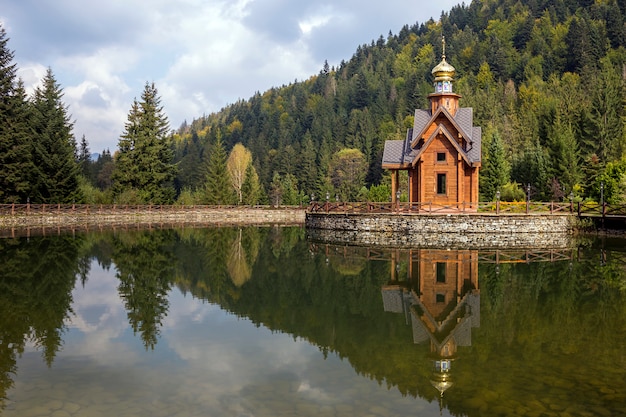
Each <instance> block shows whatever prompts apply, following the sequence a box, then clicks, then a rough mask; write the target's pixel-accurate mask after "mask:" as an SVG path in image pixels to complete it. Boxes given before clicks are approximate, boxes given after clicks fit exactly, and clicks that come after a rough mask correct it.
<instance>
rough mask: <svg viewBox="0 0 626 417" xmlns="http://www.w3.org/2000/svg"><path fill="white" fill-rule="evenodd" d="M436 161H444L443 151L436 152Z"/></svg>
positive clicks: (444, 154)
mask: <svg viewBox="0 0 626 417" xmlns="http://www.w3.org/2000/svg"><path fill="white" fill-rule="evenodd" d="M437 162H446V153H445V152H437Z"/></svg>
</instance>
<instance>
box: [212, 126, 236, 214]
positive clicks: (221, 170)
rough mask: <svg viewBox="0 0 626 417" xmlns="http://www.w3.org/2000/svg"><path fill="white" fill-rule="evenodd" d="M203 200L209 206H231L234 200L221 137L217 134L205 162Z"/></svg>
mask: <svg viewBox="0 0 626 417" xmlns="http://www.w3.org/2000/svg"><path fill="white" fill-rule="evenodd" d="M205 198H206V201H207V203H209V204H220V205H221V204H231V203H232V202H233V199H234V194H233V192H232V186H231V184H230V179H229V178H228V169H227V168H226V151H225V150H224V145H223V144H222V136H221V134H219V133H218V134H217V137H216V139H215V144H214V145H213V149H212V152H211V155H210V156H209V160H208V162H207V175H206V181H205Z"/></svg>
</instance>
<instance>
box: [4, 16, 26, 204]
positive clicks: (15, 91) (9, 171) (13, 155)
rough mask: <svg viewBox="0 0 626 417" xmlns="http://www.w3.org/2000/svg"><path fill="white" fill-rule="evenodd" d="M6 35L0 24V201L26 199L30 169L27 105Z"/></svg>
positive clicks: (14, 201)
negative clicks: (17, 78)
mask: <svg viewBox="0 0 626 417" xmlns="http://www.w3.org/2000/svg"><path fill="white" fill-rule="evenodd" d="M8 41H9V39H8V38H7V36H6V33H5V30H4V28H2V27H0V203H19V202H22V203H24V202H26V199H27V198H28V197H29V195H30V178H29V176H30V175H32V173H33V170H34V164H33V161H32V153H31V149H30V146H29V140H30V139H31V136H32V131H31V129H30V127H29V106H28V102H27V99H26V93H25V91H24V86H23V83H22V82H21V81H20V80H16V71H17V67H16V65H15V64H14V63H13V52H12V51H10V50H9V49H8V46H7V44H8Z"/></svg>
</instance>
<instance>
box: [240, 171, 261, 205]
mask: <svg viewBox="0 0 626 417" xmlns="http://www.w3.org/2000/svg"><path fill="white" fill-rule="evenodd" d="M261 192H262V190H261V184H260V183H259V176H258V175H257V173H256V169H255V168H254V165H253V164H249V165H248V168H246V175H245V177H244V180H243V185H242V186H241V193H242V194H243V203H244V204H248V205H255V204H258V203H259V200H260V199H261Z"/></svg>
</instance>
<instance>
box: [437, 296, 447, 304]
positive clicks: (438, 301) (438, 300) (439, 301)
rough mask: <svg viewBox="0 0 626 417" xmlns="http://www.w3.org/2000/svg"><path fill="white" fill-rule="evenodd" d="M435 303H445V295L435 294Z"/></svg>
mask: <svg viewBox="0 0 626 417" xmlns="http://www.w3.org/2000/svg"><path fill="white" fill-rule="evenodd" d="M435 302H436V303H445V302H446V295H445V294H435Z"/></svg>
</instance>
